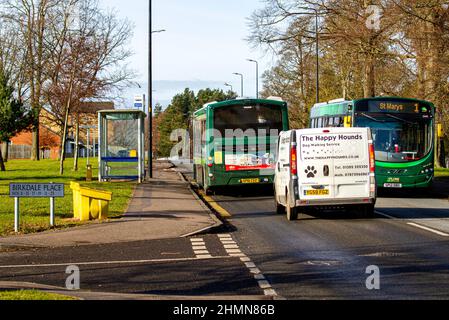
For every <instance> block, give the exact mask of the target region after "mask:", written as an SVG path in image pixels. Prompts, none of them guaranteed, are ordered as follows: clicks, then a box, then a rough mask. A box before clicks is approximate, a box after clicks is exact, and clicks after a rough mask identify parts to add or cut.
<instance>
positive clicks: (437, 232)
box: [407, 222, 449, 237]
mask: <svg viewBox="0 0 449 320" xmlns="http://www.w3.org/2000/svg"><path fill="white" fill-rule="evenodd" d="M407 224H408V225H409V226H412V227H416V228H419V229H422V230H426V231H429V232H432V233H435V234H437V235H439V236H442V237H449V234H447V233H444V232H441V231H438V230H435V229H432V228H428V227H425V226H422V225H420V224H417V223H413V222H409V223H407Z"/></svg>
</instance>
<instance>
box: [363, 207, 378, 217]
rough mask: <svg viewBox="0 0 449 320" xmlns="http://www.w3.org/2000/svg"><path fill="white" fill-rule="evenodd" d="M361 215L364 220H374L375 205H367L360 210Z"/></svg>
mask: <svg viewBox="0 0 449 320" xmlns="http://www.w3.org/2000/svg"><path fill="white" fill-rule="evenodd" d="M360 215H361V216H362V217H363V218H374V216H375V213H374V205H373V204H367V205H365V206H363V207H361V208H360Z"/></svg>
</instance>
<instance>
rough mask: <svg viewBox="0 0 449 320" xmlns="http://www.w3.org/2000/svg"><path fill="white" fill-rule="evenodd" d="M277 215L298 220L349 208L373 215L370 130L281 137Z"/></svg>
mask: <svg viewBox="0 0 449 320" xmlns="http://www.w3.org/2000/svg"><path fill="white" fill-rule="evenodd" d="M274 189H275V203H276V211H277V212H278V213H279V214H280V213H285V212H286V213H287V218H288V220H290V221H291V220H296V219H297V218H298V214H299V213H300V212H306V211H307V209H310V208H323V209H329V208H341V207H353V208H356V209H358V210H360V212H361V213H362V214H364V216H371V215H373V214H374V206H375V203H376V196H377V188H376V178H375V152H374V146H373V139H372V135H371V130H370V129H369V128H323V129H304V130H291V131H286V132H282V133H281V134H280V136H279V151H278V161H277V164H276V174H275V183H274Z"/></svg>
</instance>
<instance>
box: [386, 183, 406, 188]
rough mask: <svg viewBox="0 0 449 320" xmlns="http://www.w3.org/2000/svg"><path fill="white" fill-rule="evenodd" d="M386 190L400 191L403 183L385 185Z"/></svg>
mask: <svg viewBox="0 0 449 320" xmlns="http://www.w3.org/2000/svg"><path fill="white" fill-rule="evenodd" d="M384 188H395V189H400V188H402V184H401V183H385V184H384Z"/></svg>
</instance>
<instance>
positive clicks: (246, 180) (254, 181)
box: [241, 179, 260, 184]
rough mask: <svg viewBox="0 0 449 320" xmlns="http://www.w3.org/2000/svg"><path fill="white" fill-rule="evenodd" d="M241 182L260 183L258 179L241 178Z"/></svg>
mask: <svg viewBox="0 0 449 320" xmlns="http://www.w3.org/2000/svg"><path fill="white" fill-rule="evenodd" d="M241 182H242V183H244V184H251V183H260V179H242V180H241Z"/></svg>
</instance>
